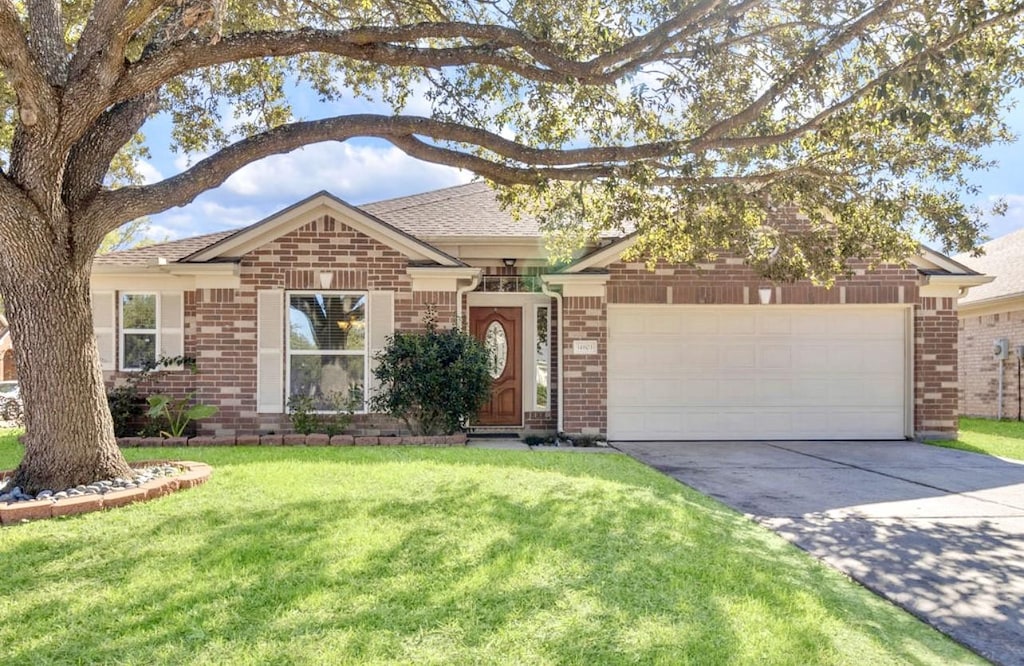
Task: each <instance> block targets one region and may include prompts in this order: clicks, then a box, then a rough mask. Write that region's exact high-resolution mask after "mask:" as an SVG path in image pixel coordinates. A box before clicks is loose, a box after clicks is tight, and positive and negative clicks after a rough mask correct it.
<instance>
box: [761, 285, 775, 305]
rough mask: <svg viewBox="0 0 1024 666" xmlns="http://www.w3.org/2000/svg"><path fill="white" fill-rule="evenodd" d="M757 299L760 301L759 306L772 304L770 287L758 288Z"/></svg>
mask: <svg viewBox="0 0 1024 666" xmlns="http://www.w3.org/2000/svg"><path fill="white" fill-rule="evenodd" d="M757 297H758V298H760V299H761V305H768V304H769V303H771V302H772V288H771V287H758V288H757Z"/></svg>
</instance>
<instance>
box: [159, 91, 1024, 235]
mask: <svg viewBox="0 0 1024 666" xmlns="http://www.w3.org/2000/svg"><path fill="white" fill-rule="evenodd" d="M302 101H303V100H302V99H301V97H300V98H299V100H298V103H297V104H296V109H295V110H296V113H297V114H298V115H304V116H306V117H309V116H312V115H314V114H313V113H310V112H311V111H312V109H310V108H303V104H302ZM417 106H418V104H417V103H416V102H413V103H412V104H411V108H408V109H406V111H407V112H408V113H422V114H424V115H425V114H426V111H427V110H426V109H421V108H416V107H417ZM370 110H374V111H379V108H374V105H372V104H371V103H368V102H356V103H353V102H352V101H351V100H349V101H348V102H347V104H346V107H345V109H344V111H345V112H349V113H351V112H365V111H370ZM321 112H322V111H321ZM335 112H341V109H336V110H335ZM1007 119H1008V121H1009V124H1010V125H1011V127H1012V128H1013V130H1014V132H1015V133H1016V134H1017V135H1018V136H1019V137H1022V136H1024V103H1021V104H1018V105H1017V107H1016V108H1015V109H1013V110H1012V111H1011V112H1010V113H1009V114H1008V115H1007ZM143 131H144V132H145V133H146V134H147V137H148V138H149V141H148V143H149V145H150V149H151V153H152V157H151V159H150V160H148V161H147V162H145V163H144V164H143V165H142V167H143V172H144V174H145V175H146V178H147V180H148V181H150V182H153V181H156V180H159V179H161V178H163V177H167V176H171V175H174V174H176V173H179V172H180V171H182V170H183V169H184V168H186V167H187V164H188V160H187V158H186V157H185V156H183V155H181V154H176V153H173V152H171V150H170V149H169V139H168V137H169V122H168V120H167V118H165V117H158V118H155V119H153V120H152V121H151V122H150V123H149V124H147V125H146V127H144V128H143ZM985 156H986V157H987V158H989V159H992V160H996V161H998V162H999V165H998V167H996V168H994V169H992V170H990V171H987V172H983V173H980V174H978V175H977V182H978V184H979V185H980V186H981V189H982V192H981V195H980V197H979V201H980V202H982V203H985V202H988V201H991V200H995V199H997V198H999V197H1002V198H1003V199H1005V200H1006V202H1007V204H1008V206H1009V209H1008V211H1007V213H1006V215H1005V216H1004V217H1001V218H992V219H990V220H989V227H988V231H987V235H988V236H989V237H991V238H997V237H999V236H1002V235H1005V234H1007V233H1009V232H1011V231H1015V230H1017V229H1021V228H1024V139H1018V140H1017V141H1016V142H1015V143H1013V144H1010V145H1000V146H994V147H991V148H990V149H989V150H988V151H986V153H985ZM472 178H473V175H472V174H471V173H469V172H466V171H460V170H456V169H451V168H448V167H443V166H439V165H435V164H428V163H426V162H420V161H418V160H415V159H413V158H410V157H407V156H406V155H405V154H404V153H402V152H401V151H399V150H398V149H396V148H394V147H392V146H391V145H390V144H387V143H384V142H381V141H377V140H372V139H366V140H351V141H348V142H345V143H335V142H332V143H323V144H316V145H313V146H308V147H306V148H303V149H300V150H297V151H294V152H292V153H289V154H287V155H276V156H273V157H269V158H267V159H264V160H262V161H260V162H256V163H254V164H251V165H249V166H247V167H245V168H243V169H241V170H240V171H239V172H237V173H236V174H234V175H233V176H231V178H229V179H228V180H227V182H226V183H224V184H223V185H222V186H221V187H219V188H217V189H215V190H211V191H210V192H207V193H205V194H203V195H201V196H199V197H198V198H197V199H196V200H195V201H194V202H193V203H191V204H190V205H188V206H185V207H182V208H173V209H171V210H169V211H166V212H164V213H161V214H159V215H154V216H153V217H152V218H151V222H152V228H151V232H150V236H151V237H153V238H154V239H156V240H163V239H165V238H166V239H175V238H184V237H187V236H194V235H197V234H203V233H210V232H214V231H221V230H225V229H232V228H237V227H240V226H244V225H247V224H250V223H252V222H255V221H257V220H260V219H262V218H264V217H266V216H267V215H270V214H272V213H274V212H276V211H278V210H280V209H282V208H285V207H287V206H289V205H291V204H293V203H295V202H296V201H298V200H300V199H303V198H305V197H307V196H309V195H311V194H313V193H315V192H318V191H320V190H327V191H329V192H331V193H332V194H334V195H336V196H338V197H340V198H342V199H344V200H346V201H348V202H349V203H352V204H355V205H359V204H364V203H369V202H372V201H379V200H381V199H388V198H391V197H398V196H404V195H407V194H415V193H417V192H425V191H428V190H433V189H438V188H442V187H448V186H451V185H459V184H462V183H467V182H469V181H470V180H471V179H472Z"/></svg>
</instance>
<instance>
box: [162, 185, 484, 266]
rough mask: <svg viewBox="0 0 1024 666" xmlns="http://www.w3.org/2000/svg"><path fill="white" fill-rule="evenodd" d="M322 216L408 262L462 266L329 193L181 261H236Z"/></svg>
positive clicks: (407, 234)
mask: <svg viewBox="0 0 1024 666" xmlns="http://www.w3.org/2000/svg"><path fill="white" fill-rule="evenodd" d="M322 215H331V216H332V217H334V218H335V219H337V220H338V221H339V222H341V223H342V224H345V225H346V226H348V227H351V228H352V229H355V230H356V231H358V232H360V233H362V234H365V235H367V236H369V237H370V238H373V239H374V240H376V241H378V242H380V243H383V244H384V245H387V246H389V247H391V248H394V249H395V250H396V251H398V252H400V253H401V254H404V255H405V256H406V257H408V258H409V260H410V261H416V262H427V263H435V264H439V265H441V266H464V265H465V264H463V262H461V261H460V260H458V259H456V258H455V257H453V256H451V255H449V254H446V253H445V252H442V251H441V250H439V249H437V248H436V247H434V246H432V245H430V244H428V243H426V242H424V241H422V240H420V239H418V238H416V237H414V236H412V235H411V234H409V233H407V232H405V231H402V230H401V229H398V228H397V227H394V226H392V225H391V224H388V223H387V222H385V221H383V220H381V219H380V218H377V217H375V216H373V215H371V214H369V213H366V212H364V211H363V210H360V209H359V208H356V207H355V206H352V205H350V204H348V203H346V202H345V201H342V200H341V199H339V198H337V197H335V196H334V195H332V194H330V193H329V192H318V193H316V194H314V195H313V196H311V197H308V198H306V199H303V200H302V201H299V202H298V203H295V204H293V205H291V206H289V207H288V208H285V209H284V210H281V211H279V212H277V213H274V214H273V215H271V216H270V217H267V218H265V219H263V220H260V221H259V222H257V223H255V224H253V225H250V226H248V227H246V228H244V229H241V230H239V231H237V232H235V233H233V234H231V235H229V236H226V237H224V238H222V239H219V240H217V241H216V242H214V243H212V244H210V245H207V246H206V247H203V248H201V249H199V250H197V251H196V252H193V253H192V254H190V255H188V256H186V257H183V258H182V259H181V260H180V261H182V262H186V263H197V262H200V263H201V262H212V261H224V260H229V259H231V260H233V259H237V258H238V257H241V256H242V255H245V254H247V253H249V252H252V251H253V250H255V249H256V248H258V247H261V246H263V245H265V244H267V243H269V242H270V241H272V240H274V239H276V238H279V237H281V236H284V235H285V234H287V233H290V232H292V231H294V230H295V229H298V228H300V227H302V226H304V225H306V224H308V223H309V222H311V221H312V220H314V219H316V218H318V217H320V216H322Z"/></svg>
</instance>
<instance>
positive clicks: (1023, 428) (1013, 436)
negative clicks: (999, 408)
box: [928, 417, 1024, 460]
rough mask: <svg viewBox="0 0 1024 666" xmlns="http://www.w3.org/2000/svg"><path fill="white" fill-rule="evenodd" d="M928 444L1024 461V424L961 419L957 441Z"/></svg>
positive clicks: (936, 441)
mask: <svg viewBox="0 0 1024 666" xmlns="http://www.w3.org/2000/svg"><path fill="white" fill-rule="evenodd" d="M928 443H929V444H934V445H936V446H944V447H946V448H950V449H962V450H964V451H974V452H975V453H987V454H988V455H990V456H1000V457H1002V458H1013V459H1014V460H1024V423H1022V422H1020V421H995V420H992V419H969V418H967V417H961V418H960V434H959V435H958V436H957V438H956V439H954V440H935V441H931V442H928Z"/></svg>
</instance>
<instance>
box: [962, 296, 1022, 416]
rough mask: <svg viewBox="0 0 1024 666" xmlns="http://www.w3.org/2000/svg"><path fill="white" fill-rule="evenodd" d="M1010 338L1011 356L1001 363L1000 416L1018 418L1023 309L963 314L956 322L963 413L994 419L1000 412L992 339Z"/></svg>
mask: <svg viewBox="0 0 1024 666" xmlns="http://www.w3.org/2000/svg"><path fill="white" fill-rule="evenodd" d="M1000 338H1006V339H1008V340H1009V341H1010V356H1009V358H1008V359H1007V360H1006V361H1004V362H1003V418H1011V419H1015V418H1018V407H1017V405H1018V403H1017V395H1018V391H1019V390H1020V386H1019V384H1018V381H1017V357H1016V354H1015V353H1014V348H1015V347H1016V346H1017V345H1024V310H1013V311H1009V312H997V313H989V314H985V315H970V314H965V315H962V316H961V317H960V321H959V341H960V346H959V369H960V372H959V388H960V392H959V406H960V413H961V414H963V415H965V416H983V417H986V418H996V416H998V413H999V361H997V360H996V358H995V356H994V355H993V354H992V345H993V342H994V341H996V340H998V339H1000Z"/></svg>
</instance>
